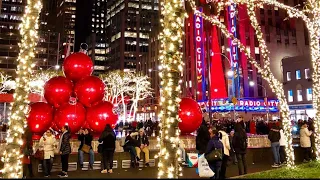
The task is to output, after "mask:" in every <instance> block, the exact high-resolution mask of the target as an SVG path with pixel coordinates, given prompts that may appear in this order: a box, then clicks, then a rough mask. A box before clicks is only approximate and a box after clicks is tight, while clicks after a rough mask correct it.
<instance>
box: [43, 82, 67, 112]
mask: <svg viewBox="0 0 320 180" xmlns="http://www.w3.org/2000/svg"><path fill="white" fill-rule="evenodd" d="M72 91H73V84H72V82H71V81H70V80H68V79H67V78H65V77H63V76H57V77H53V78H51V79H50V80H49V81H48V82H46V84H45V85H44V98H45V99H46V100H47V102H48V103H49V104H51V105H53V106H54V107H55V108H57V107H59V106H60V105H61V104H64V103H67V102H69V99H70V97H71V95H72Z"/></svg>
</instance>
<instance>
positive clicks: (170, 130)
mask: <svg viewBox="0 0 320 180" xmlns="http://www.w3.org/2000/svg"><path fill="white" fill-rule="evenodd" d="M183 2H184V1H177V0H164V1H163V2H161V5H162V7H161V15H162V19H160V23H161V26H162V29H163V31H162V32H161V33H160V35H159V38H160V40H161V51H160V57H159V60H160V62H161V67H162V69H161V71H160V73H159V75H160V78H161V86H162V89H163V91H162V93H161V101H160V106H161V112H160V114H159V118H160V119H161V123H160V124H159V125H160V127H161V131H160V139H159V140H160V152H159V164H158V167H159V172H158V177H159V178H178V175H179V172H180V171H181V170H182V169H181V167H179V164H178V163H179V159H180V157H179V154H180V152H179V150H178V146H179V134H180V131H179V127H178V124H179V116H178V108H179V103H180V101H181V99H180V98H179V96H180V92H181V88H180V85H179V84H180V82H182V80H181V79H180V78H181V73H182V70H183V62H182V52H181V48H182V37H183V25H184V18H185V15H186V14H185V12H184V4H183Z"/></svg>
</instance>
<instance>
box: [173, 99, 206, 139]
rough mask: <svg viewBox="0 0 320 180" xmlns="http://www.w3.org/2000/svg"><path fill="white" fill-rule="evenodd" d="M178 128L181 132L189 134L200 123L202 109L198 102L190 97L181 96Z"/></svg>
mask: <svg viewBox="0 0 320 180" xmlns="http://www.w3.org/2000/svg"><path fill="white" fill-rule="evenodd" d="M178 112H179V118H180V119H181V121H180V122H179V129H180V131H181V134H190V133H192V132H194V131H195V130H197V129H198V128H199V127H200V125H201V123H202V111H201V108H200V106H199V105H198V103H197V102H196V101H195V100H193V99H191V98H182V99H181V102H180V108H179V111H178Z"/></svg>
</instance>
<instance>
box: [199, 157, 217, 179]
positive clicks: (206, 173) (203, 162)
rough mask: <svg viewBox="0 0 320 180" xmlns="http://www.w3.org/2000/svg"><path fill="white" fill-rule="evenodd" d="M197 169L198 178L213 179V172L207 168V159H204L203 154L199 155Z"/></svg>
mask: <svg viewBox="0 0 320 180" xmlns="http://www.w3.org/2000/svg"><path fill="white" fill-rule="evenodd" d="M198 169H199V176H200V177H207V178H208V177H213V176H214V172H213V171H212V170H211V168H210V167H209V164H208V161H207V159H206V158H205V157H204V154H203V155H201V156H200V157H199V159H198Z"/></svg>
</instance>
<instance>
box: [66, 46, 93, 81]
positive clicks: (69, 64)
mask: <svg viewBox="0 0 320 180" xmlns="http://www.w3.org/2000/svg"><path fill="white" fill-rule="evenodd" d="M63 72H64V75H65V76H66V77H67V78H68V79H70V80H72V81H73V82H77V81H79V80H80V79H82V78H84V77H87V76H90V75H91V73H92V72H93V63H92V60H91V59H90V57H89V56H87V55H86V54H84V53H81V52H77V53H73V54H71V55H69V56H68V57H67V58H66V59H65V60H64V62H63Z"/></svg>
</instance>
